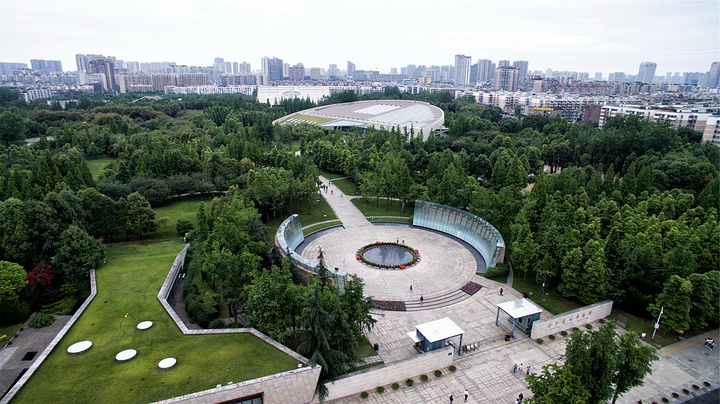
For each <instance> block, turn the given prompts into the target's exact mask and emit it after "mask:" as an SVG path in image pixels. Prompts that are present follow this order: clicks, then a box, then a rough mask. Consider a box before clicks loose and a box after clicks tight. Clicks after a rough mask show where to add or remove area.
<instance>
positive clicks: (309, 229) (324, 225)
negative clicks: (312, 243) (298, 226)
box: [303, 220, 342, 236]
mask: <svg viewBox="0 0 720 404" xmlns="http://www.w3.org/2000/svg"><path fill="white" fill-rule="evenodd" d="M340 224H342V222H341V221H340V220H333V221H332V222H329V223H320V224H317V225H313V226H310V227H307V228H305V229H303V235H304V236H307V235H308V234H310V233H315V232H316V231H318V230H322V229H326V228H328V227H333V226H337V225H340Z"/></svg>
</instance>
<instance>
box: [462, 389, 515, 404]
mask: <svg viewBox="0 0 720 404" xmlns="http://www.w3.org/2000/svg"><path fill="white" fill-rule="evenodd" d="M463 394H464V395H465V401H467V400H468V397H470V393H468V391H467V389H465V391H464V392H463ZM454 400H455V397H454V396H453V395H452V394H450V404H452V402H453V401H454ZM522 402H523V394H522V393H520V395H519V396H518V398H517V399H515V404H522Z"/></svg>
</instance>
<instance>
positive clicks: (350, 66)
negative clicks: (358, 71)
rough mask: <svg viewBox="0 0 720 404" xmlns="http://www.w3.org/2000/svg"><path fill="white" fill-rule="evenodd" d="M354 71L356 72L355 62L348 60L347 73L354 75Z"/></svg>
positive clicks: (349, 75) (350, 75)
mask: <svg viewBox="0 0 720 404" xmlns="http://www.w3.org/2000/svg"><path fill="white" fill-rule="evenodd" d="M353 73H355V63H353V62H351V61H349V60H348V62H347V75H348V77H353Z"/></svg>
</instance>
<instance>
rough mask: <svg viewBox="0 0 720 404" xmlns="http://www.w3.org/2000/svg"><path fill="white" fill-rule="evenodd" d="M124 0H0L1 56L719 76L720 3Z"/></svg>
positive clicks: (70, 64) (69, 62)
mask: <svg viewBox="0 0 720 404" xmlns="http://www.w3.org/2000/svg"><path fill="white" fill-rule="evenodd" d="M113 3H115V4H114V5H113V6H108V5H107V4H105V3H102V4H101V3H100V2H90V1H86V0H76V1H74V2H70V3H67V2H62V3H58V2H53V1H49V0H28V1H12V0H0V5H1V7H2V13H0V61H3V62H24V63H28V62H29V61H30V59H48V60H60V61H61V62H62V64H63V66H64V67H65V70H74V69H75V63H74V57H75V54H92V53H97V54H103V55H111V56H115V57H117V58H118V59H122V60H126V61H140V62H159V61H172V62H176V63H178V64H185V65H197V66H209V65H212V62H213V60H214V58H216V57H222V58H225V60H228V61H238V62H242V61H247V62H249V63H251V64H252V65H253V67H254V68H255V69H257V67H259V66H260V61H261V59H262V58H263V57H270V58H272V57H278V58H281V59H283V60H284V61H285V62H287V63H290V64H291V65H294V64H296V63H303V64H304V65H305V66H306V67H307V68H309V67H322V68H327V66H329V65H330V64H337V65H338V66H344V65H345V63H346V62H347V61H348V60H349V61H352V62H353V63H354V64H355V65H356V66H357V68H358V69H363V70H379V71H381V72H384V73H385V72H389V71H390V69H391V68H399V67H403V66H406V65H408V64H416V65H427V66H430V65H452V64H453V62H454V57H455V55H456V54H464V55H467V56H470V57H471V58H472V61H473V62H475V61H476V60H478V59H491V60H493V61H498V60H501V59H506V60H527V61H528V62H529V69H530V70H545V69H548V68H550V69H553V70H568V71H583V72H589V73H590V74H594V73H595V72H602V73H603V75H607V74H608V73H611V72H627V73H629V74H634V72H635V71H637V69H638V66H639V64H640V63H642V62H645V61H653V62H655V63H657V73H656V74H658V75H663V74H665V73H666V72H694V71H697V72H707V71H708V70H709V69H710V66H711V64H712V62H714V61H717V59H718V54H719V53H720V3H718V2H716V1H660V2H653V3H649V2H645V1H624V2H613V1H611V2H605V1H602V2H601V1H586V2H569V1H553V2H552V3H537V2H530V1H524V0H516V1H511V2H509V3H508V2H505V3H502V4H501V3H496V2H492V3H491V2H477V1H472V2H470V1H457V2H453V4H451V5H442V6H441V7H439V6H438V4H437V3H431V2H429V1H424V0H421V1H419V2H416V3H413V6H412V7H409V6H407V5H406V3H384V2H380V1H375V0H369V1H367V2H365V3H363V4H364V7H363V8H361V9H357V7H352V6H349V5H348V6H346V5H344V4H340V3H337V2H330V1H320V2H316V3H313V6H312V7H306V6H304V5H302V4H297V3H293V2H286V1H284V0H281V1H278V2H276V4H277V6H273V11H272V13H268V12H267V9H266V8H265V7H264V5H262V4H239V3H236V2H225V1H221V2H219V3H218V4H213V5H214V7H207V6H204V5H202V4H199V3H195V2H189V1H174V2H169V1H167V0H160V1H156V2H152V3H147V2H140V1H137V0H127V1H125V2H122V3H120V2H113ZM108 10H112V14H111V16H112V17H113V18H108ZM473 16H475V17H473ZM280 27H282V28H280ZM673 27H679V28H678V29H674V28H673ZM682 27H688V28H687V29H685V28H682ZM256 66H257V67H256Z"/></svg>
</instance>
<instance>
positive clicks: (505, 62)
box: [497, 60, 510, 68]
mask: <svg viewBox="0 0 720 404" xmlns="http://www.w3.org/2000/svg"><path fill="white" fill-rule="evenodd" d="M507 66H510V61H509V60H500V61H498V64H497V67H498V68H501V67H507Z"/></svg>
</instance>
